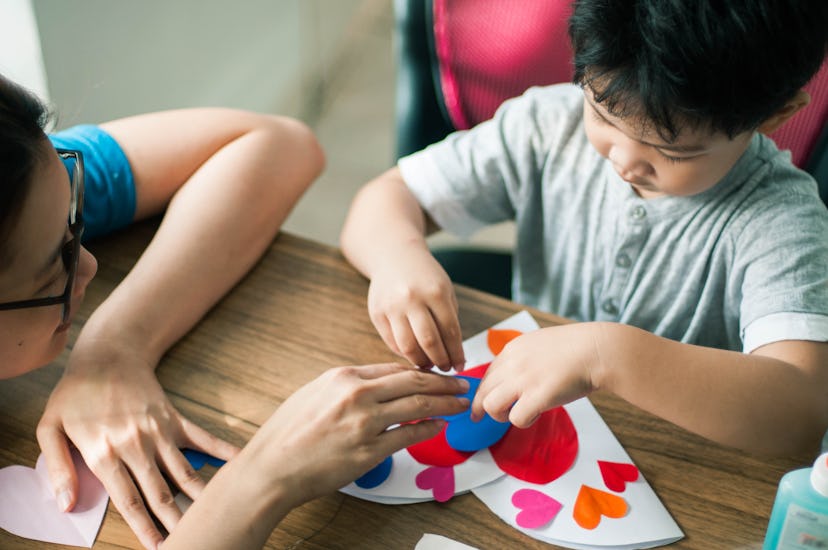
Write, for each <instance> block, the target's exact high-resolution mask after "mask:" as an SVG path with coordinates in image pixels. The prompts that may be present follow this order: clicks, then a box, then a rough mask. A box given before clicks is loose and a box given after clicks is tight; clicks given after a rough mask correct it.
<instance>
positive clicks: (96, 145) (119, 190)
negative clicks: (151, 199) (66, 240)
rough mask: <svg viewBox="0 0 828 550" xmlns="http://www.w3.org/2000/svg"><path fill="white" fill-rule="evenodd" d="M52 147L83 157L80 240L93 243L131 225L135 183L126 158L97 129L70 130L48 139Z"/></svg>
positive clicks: (83, 127) (81, 127)
mask: <svg viewBox="0 0 828 550" xmlns="http://www.w3.org/2000/svg"><path fill="white" fill-rule="evenodd" d="M49 139H50V140H51V141H52V144H53V145H54V146H55V147H57V148H61V149H72V150H76V151H80V152H81V153H82V154H83V168H84V199H83V202H84V204H83V218H84V221H85V223H86V229H85V230H84V235H83V240H84V241H87V240H89V239H94V238H95V237H99V236H102V235H106V234H107V233H111V232H112V231H115V230H117V229H120V228H122V227H125V226H127V225H129V224H130V223H132V220H133V218H134V217H135V207H136V206H135V180H134V178H133V175H132V168H131V167H130V165H129V160H127V157H126V154H124V151H123V149H121V146H120V145H118V142H117V141H115V139H114V138H113V137H112V136H110V135H109V134H107V133H106V132H104V131H103V130H102V129H100V128H99V127H97V126H93V125H82V126H73V127H71V128H67V129H66V130H62V131H60V132H57V133H55V134H52V135H50V136H49Z"/></svg>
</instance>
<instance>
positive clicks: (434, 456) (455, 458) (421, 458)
mask: <svg viewBox="0 0 828 550" xmlns="http://www.w3.org/2000/svg"><path fill="white" fill-rule="evenodd" d="M447 429H448V424H446V425H445V426H443V429H442V430H440V433H438V434H437V435H435V436H434V437H432V438H431V439H426V440H425V441H420V442H419V443H415V444H414V445H411V446H410V447H408V448H407V450H408V454H410V455H411V456H412V457H414V460H416V461H417V462H419V463H420V464H425V465H427V466H442V467H443V468H448V467H449V466H456V465H458V464H462V463H463V462H465V461H466V460H468V459H469V457H470V456H471V455H473V454H474V453H473V452H470V453H464V452H461V451H457V450H455V449H452V448H451V447H450V446H449V444H448V441H446V430H447Z"/></svg>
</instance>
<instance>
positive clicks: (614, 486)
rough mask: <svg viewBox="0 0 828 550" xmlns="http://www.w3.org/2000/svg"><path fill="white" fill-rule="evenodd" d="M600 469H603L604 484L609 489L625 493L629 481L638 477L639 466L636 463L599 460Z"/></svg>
mask: <svg viewBox="0 0 828 550" xmlns="http://www.w3.org/2000/svg"><path fill="white" fill-rule="evenodd" d="M598 469H599V470H601V477H603V478H604V485H606V486H607V489H610V490H611V491H615V492H616V493H623V492H624V490H625V489H626V488H627V482H628V481H635V480H637V479H638V468H636V467H635V465H634V464H628V463H623V462H606V461H604V460H599V461H598Z"/></svg>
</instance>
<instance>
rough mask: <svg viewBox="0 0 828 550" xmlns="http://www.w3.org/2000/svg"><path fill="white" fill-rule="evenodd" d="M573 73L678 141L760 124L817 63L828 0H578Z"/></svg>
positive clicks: (604, 99) (827, 40) (612, 106)
mask: <svg viewBox="0 0 828 550" xmlns="http://www.w3.org/2000/svg"><path fill="white" fill-rule="evenodd" d="M569 34H570V38H571V40H572V47H573V50H574V54H575V76H574V81H575V82H576V83H579V84H580V85H582V86H587V87H589V88H590V90H591V91H592V92H594V93H595V99H596V100H597V101H598V102H599V103H601V104H602V105H604V107H605V108H607V109H608V110H609V112H610V113H612V114H613V115H616V116H633V117H641V118H642V120H643V121H646V122H648V123H649V124H652V125H653V126H654V128H655V129H656V131H657V132H658V133H659V135H660V136H661V137H662V138H664V139H666V140H668V141H673V140H674V139H675V138H676V136H677V135H678V133H679V131H680V130H681V127H682V126H683V125H685V124H687V125H691V126H693V127H701V128H707V129H709V130H712V131H714V132H717V131H721V132H724V133H725V134H727V135H728V136H730V137H733V136H734V135H736V134H738V133H741V132H743V131H747V130H753V129H756V128H757V127H759V126H760V125H761V123H762V122H763V121H765V120H766V119H768V118H769V117H770V116H771V115H773V114H774V113H775V112H777V111H778V110H779V109H780V108H782V107H783V106H784V105H785V103H786V102H787V101H788V100H790V99H791V98H792V97H793V96H794V95H795V94H796V92H797V91H798V90H799V89H801V88H802V86H804V85H805V84H806V83H807V82H808V80H810V78H811V77H812V76H813V75H814V73H816V71H817V70H818V69H819V67H820V64H821V63H822V61H823V59H824V58H825V54H826V48H828V0H793V1H792V0H576V1H575V2H574V6H573V13H572V17H571V18H570V21H569Z"/></svg>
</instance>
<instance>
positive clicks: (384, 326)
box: [371, 315, 402, 356]
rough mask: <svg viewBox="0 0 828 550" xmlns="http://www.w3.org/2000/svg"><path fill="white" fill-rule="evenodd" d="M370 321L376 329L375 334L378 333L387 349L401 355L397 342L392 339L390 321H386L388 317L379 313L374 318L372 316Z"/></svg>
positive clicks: (392, 332)
mask: <svg viewBox="0 0 828 550" xmlns="http://www.w3.org/2000/svg"><path fill="white" fill-rule="evenodd" d="M371 322H372V323H373V324H374V328H375V329H377V334H379V335H380V338H382V341H383V342H385V345H386V346H388V349H390V350H391V351H392V352H394V353H395V354H397V355H400V356H401V355H402V353H400V348H399V347H398V346H397V342H396V341H394V331H393V330H391V323H390V322H389V321H388V318H387V317H386V316H385V315H380V316H377V318H376V319H374V318H373V317H372V318H371Z"/></svg>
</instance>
